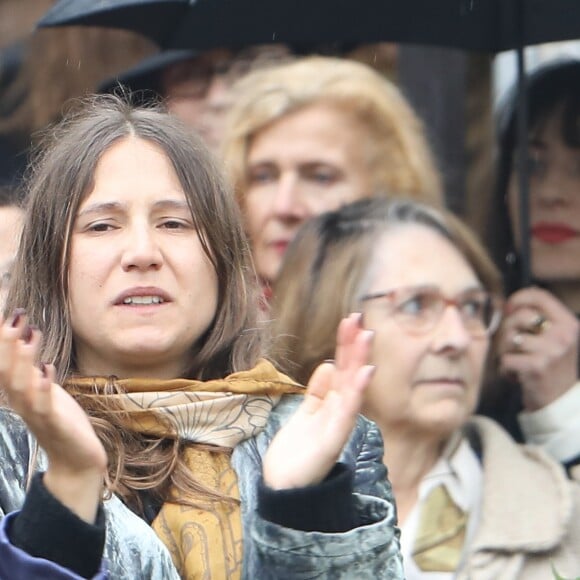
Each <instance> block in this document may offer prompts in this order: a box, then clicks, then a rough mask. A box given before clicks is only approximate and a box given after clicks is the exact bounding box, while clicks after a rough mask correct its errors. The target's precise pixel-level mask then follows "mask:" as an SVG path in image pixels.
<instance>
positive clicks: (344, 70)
mask: <svg viewBox="0 0 580 580" xmlns="http://www.w3.org/2000/svg"><path fill="white" fill-rule="evenodd" d="M234 91H235V100H234V105H233V106H232V109H231V111H230V115H229V119H228V126H227V129H226V133H225V137H224V144H223V154H224V160H225V162H226V165H227V167H228V169H229V171H230V175H231V178H232V180H233V183H234V186H235V189H236V195H237V196H238V201H239V202H240V204H241V205H242V207H243V205H244V196H245V191H246V187H247V158H248V153H249V149H250V147H251V143H252V139H253V138H254V137H255V136H256V135H257V134H258V133H259V132H260V131H261V130H263V129H264V128H265V127H267V126H269V125H271V124H272V123H275V122H276V121H278V120H279V119H282V118H283V117H285V116H286V115H289V114H291V113H294V112H297V111H299V110H301V109H304V108H306V107H308V106H312V105H319V104H328V106H329V107H334V108H335V109H336V110H339V111H343V112H344V113H345V115H349V116H350V118H351V119H353V120H354V121H355V122H356V123H357V125H358V126H359V127H360V128H361V133H362V134H363V135H364V134H367V135H368V139H367V141H366V142H363V143H361V147H363V148H364V149H365V150H366V151H365V153H366V158H367V161H368V170H369V177H370V180H369V181H370V190H371V191H374V192H377V194H385V195H387V194H389V193H391V192H396V193H397V194H399V195H401V194H403V195H406V196H409V197H413V198H417V199H422V200H425V201H429V202H432V203H437V204H440V203H442V193H441V190H442V188H441V179H440V175H439V171H438V170H437V168H436V164H435V161H434V159H433V156H432V154H431V150H430V147H429V144H428V142H427V138H426V135H425V131H424V128H423V125H422V123H421V121H420V120H419V118H418V117H417V115H416V114H415V112H414V111H413V109H412V108H411V106H410V105H409V103H407V101H406V100H405V98H404V97H403V95H402V94H401V92H400V91H399V89H398V88H397V87H396V86H395V85H394V84H393V83H392V82H390V81H389V80H387V79H386V78H385V77H383V76H382V75H380V74H379V73H377V72H375V71H374V70H373V69H372V68H370V67H368V66H366V65H364V64H361V63H357V62H353V61H349V60H345V59H340V58H330V57H319V56H316V57H308V58H303V59H301V60H298V61H295V62H291V63H288V64H284V65H281V66H277V67H272V68H268V69H265V70H257V71H254V72H252V73H250V74H248V75H246V76H245V77H244V78H242V79H241V80H240V81H239V82H238V83H237V84H236V86H235V88H234Z"/></svg>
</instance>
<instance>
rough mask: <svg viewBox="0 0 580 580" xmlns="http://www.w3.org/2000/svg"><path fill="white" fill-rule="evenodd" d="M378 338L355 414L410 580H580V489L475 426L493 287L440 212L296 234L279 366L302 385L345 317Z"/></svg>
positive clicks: (384, 208) (373, 212) (405, 203)
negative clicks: (376, 438)
mask: <svg viewBox="0 0 580 580" xmlns="http://www.w3.org/2000/svg"><path fill="white" fill-rule="evenodd" d="M351 311H352V312H360V313H361V315H360V316H361V324H362V326H363V328H365V329H367V330H371V331H373V333H374V340H373V348H372V352H371V356H370V361H369V362H371V364H374V365H375V367H376V370H375V373H374V375H373V378H372V380H371V383H370V385H369V387H368V390H367V391H366V393H365V396H364V400H363V404H362V412H363V414H365V415H366V416H367V417H369V418H370V419H372V420H374V421H375V422H376V424H377V426H378V427H379V429H380V431H381V433H382V435H383V439H384V442H385V455H384V461H385V464H386V465H388V466H389V478H390V480H391V483H392V485H393V492H394V495H395V499H396V502H397V511H398V517H399V522H400V525H401V547H402V553H403V563H404V567H405V577H406V578H407V580H419V579H421V580H423V579H424V580H430V579H431V580H434V579H437V580H452V579H459V580H467V579H469V580H486V579H489V578H497V579H498V580H500V579H501V580H545V579H546V578H552V577H553V570H555V571H557V572H558V573H560V574H562V575H563V577H564V578H573V577H575V576H576V575H577V573H578V571H579V570H580V553H579V552H578V546H579V545H580V521H579V519H578V518H579V517H580V486H578V482H571V481H570V480H569V479H568V478H567V475H566V473H565V471H564V469H563V468H562V466H561V465H560V464H559V463H558V462H556V461H554V460H553V459H551V458H550V457H549V456H547V455H546V454H545V453H544V452H543V451H542V450H540V449H536V448H533V447H525V448H524V447H521V446H520V445H517V444H516V443H515V442H513V440H512V439H511V438H510V437H509V435H508V433H507V432H505V431H504V430H503V429H502V428H501V427H500V426H499V425H497V424H496V423H495V422H494V421H491V420H490V419H488V418H485V417H472V413H473V411H474V409H475V407H476V404H477V399H478V396H479V393H480V389H481V385H482V380H483V375H484V370H485V366H486V361H487V358H488V354H489V351H490V348H491V344H492V337H493V334H494V331H495V330H496V329H497V328H498V324H499V321H500V317H501V282H500V274H499V272H498V270H497V269H496V268H495V267H494V265H493V262H492V261H491V259H490V257H489V256H488V255H487V253H486V252H485V250H484V248H483V246H482V245H481V244H480V243H479V242H478V241H477V239H476V238H475V236H474V235H473V233H472V232H471V231H470V230H469V229H468V228H467V227H466V226H465V225H463V224H462V222H460V221H459V220H458V219H457V218H456V217H454V216H453V215H452V214H450V213H449V212H446V211H444V210H442V209H437V208H434V207H429V206H427V205H424V204H421V203H418V202H416V201H413V200H396V199H391V200H387V199H380V198H373V199H365V200H361V201H358V202H355V203H353V204H351V205H347V206H344V207H343V208H342V209H340V210H338V211H336V212H330V213H327V214H323V215H321V216H319V217H318V218H315V219H313V220H311V221H309V222H308V223H307V224H305V225H304V226H303V227H302V228H301V229H300V230H299V232H298V234H297V235H296V238H295V240H294V241H293V243H292V244H291V245H290V247H289V249H288V252H287V254H286V259H285V261H284V264H283V266H282V270H281V272H280V275H279V277H278V280H277V281H276V284H275V286H274V297H273V307H272V312H273V318H274V322H273V330H274V333H273V334H274V337H275V339H274V341H275V345H274V356H275V360H277V363H278V365H280V366H281V368H283V369H285V370H286V371H289V372H291V373H292V375H293V376H296V377H297V378H298V380H303V379H304V378H305V377H307V376H309V373H310V371H311V369H313V368H315V367H316V365H317V364H318V363H319V362H320V361H322V360H326V359H329V358H332V356H333V354H332V351H333V343H334V336H335V332H336V329H337V327H338V325H339V323H340V320H341V319H342V317H343V316H344V313H345V312H351Z"/></svg>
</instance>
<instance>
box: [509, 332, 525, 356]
mask: <svg viewBox="0 0 580 580" xmlns="http://www.w3.org/2000/svg"><path fill="white" fill-rule="evenodd" d="M512 345H513V347H514V350H515V351H516V352H522V351H523V346H524V335H523V334H522V333H521V332H516V333H515V334H514V335H513V337H512Z"/></svg>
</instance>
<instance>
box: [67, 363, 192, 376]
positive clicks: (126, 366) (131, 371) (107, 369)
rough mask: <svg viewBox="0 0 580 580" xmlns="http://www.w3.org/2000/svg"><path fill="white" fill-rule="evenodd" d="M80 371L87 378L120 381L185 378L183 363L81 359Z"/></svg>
mask: <svg viewBox="0 0 580 580" xmlns="http://www.w3.org/2000/svg"><path fill="white" fill-rule="evenodd" d="M78 371H79V373H80V374H81V375H82V376H86V377H96V376H99V377H108V376H111V375H114V376H116V377H117V378H119V379H129V378H132V379H160V380H171V379H175V378H180V377H183V374H184V372H183V371H184V366H183V362H182V361H163V362H162V363H161V362H157V361H154V360H147V357H143V360H141V361H139V362H138V363H136V364H135V363H132V362H128V361H111V360H106V361H103V360H100V359H97V358H95V357H83V358H81V357H79V363H78Z"/></svg>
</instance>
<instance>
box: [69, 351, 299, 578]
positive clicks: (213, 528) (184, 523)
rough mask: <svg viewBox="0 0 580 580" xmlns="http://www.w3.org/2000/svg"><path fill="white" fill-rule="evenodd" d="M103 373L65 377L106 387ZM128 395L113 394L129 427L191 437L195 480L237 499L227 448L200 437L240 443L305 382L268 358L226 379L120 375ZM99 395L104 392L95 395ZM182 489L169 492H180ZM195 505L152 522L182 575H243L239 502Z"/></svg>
mask: <svg viewBox="0 0 580 580" xmlns="http://www.w3.org/2000/svg"><path fill="white" fill-rule="evenodd" d="M106 384H107V379H106V378H104V377H90V378H74V379H71V380H70V381H68V382H67V386H73V387H74V388H75V389H78V390H80V391H81V392H83V393H84V394H89V395H90V393H91V392H92V393H96V392H99V391H100V392H102V388H103V387H104V386H105V385H106ZM116 384H117V385H118V386H119V387H120V388H121V390H122V391H123V393H122V394H114V395H107V396H108V397H111V398H112V399H113V400H115V401H116V402H117V403H118V405H119V406H120V408H121V409H122V410H123V411H124V412H126V413H127V419H128V426H129V427H130V428H131V429H133V430H135V431H136V432H138V433H142V434H144V435H148V436H157V437H171V438H179V439H181V440H184V441H188V442H190V443H191V445H188V446H187V447H186V449H185V455H184V460H185V462H186V464H187V465H188V467H189V468H190V469H191V471H192V473H193V474H194V476H195V478H196V481H198V482H199V483H201V484H202V485H204V486H206V487H207V488H209V489H212V490H214V491H216V492H218V493H219V494H221V495H223V496H227V497H230V498H234V499H239V491H238V484H237V477H236V474H235V472H234V470H233V469H232V467H231V465H230V461H229V457H228V456H227V455H226V454H224V453H211V452H209V451H207V450H205V449H200V448H199V447H198V446H197V445H196V444H200V443H201V444H205V445H217V446H220V447H227V448H232V449H233V448H234V447H235V446H236V445H237V444H238V443H240V442H241V441H244V440H245V439H249V438H250V437H254V436H256V435H257V434H258V433H260V431H262V430H263V429H264V427H265V426H266V423H267V421H268V416H269V414H270V412H271V410H272V408H273V407H274V406H275V405H276V404H277V403H278V401H279V400H280V398H281V397H282V395H284V394H287V393H301V394H303V393H304V387H302V386H300V385H299V384H298V383H296V382H294V381H293V380H291V379H290V378H289V377H287V376H286V375H284V374H282V373H279V372H278V371H277V370H276V369H275V368H274V366H273V365H272V364H271V363H269V362H268V361H266V360H261V361H260V362H259V363H258V364H257V365H256V366H255V367H254V368H253V369H251V370H248V371H242V372H238V373H234V374H231V375H229V376H227V377H225V378H224V379H217V380H211V381H205V382H204V381H196V380H189V379H175V380H170V381H161V380H152V379H121V380H117V381H116ZM94 396H99V395H97V394H95V395H94ZM176 494H177V492H176V490H172V491H171V492H170V497H172V498H175V497H176ZM197 503H198V505H199V506H200V507H195V508H194V507H190V506H187V505H183V504H178V503H174V502H171V501H167V502H166V503H164V504H163V506H162V508H161V510H160V512H159V514H158V515H157V517H156V518H155V520H154V521H153V523H152V527H153V529H154V530H155V532H156V533H157V535H158V536H159V537H160V539H161V540H162V541H163V542H164V544H165V545H166V546H167V548H168V549H169V551H170V553H171V556H172V558H173V561H174V563H175V566H176V567H177V569H178V570H179V572H180V575H181V577H182V578H184V579H187V580H190V579H194V578H195V579H210V578H214V579H217V578H220V579H221V578H224V579H232V580H234V579H236V580H237V579H239V578H241V575H242V524H241V517H240V510H239V504H238V503H235V502H232V501H221V502H216V501H209V500H208V501H207V503H206V504H205V503H202V504H199V501H198V502H197Z"/></svg>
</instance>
